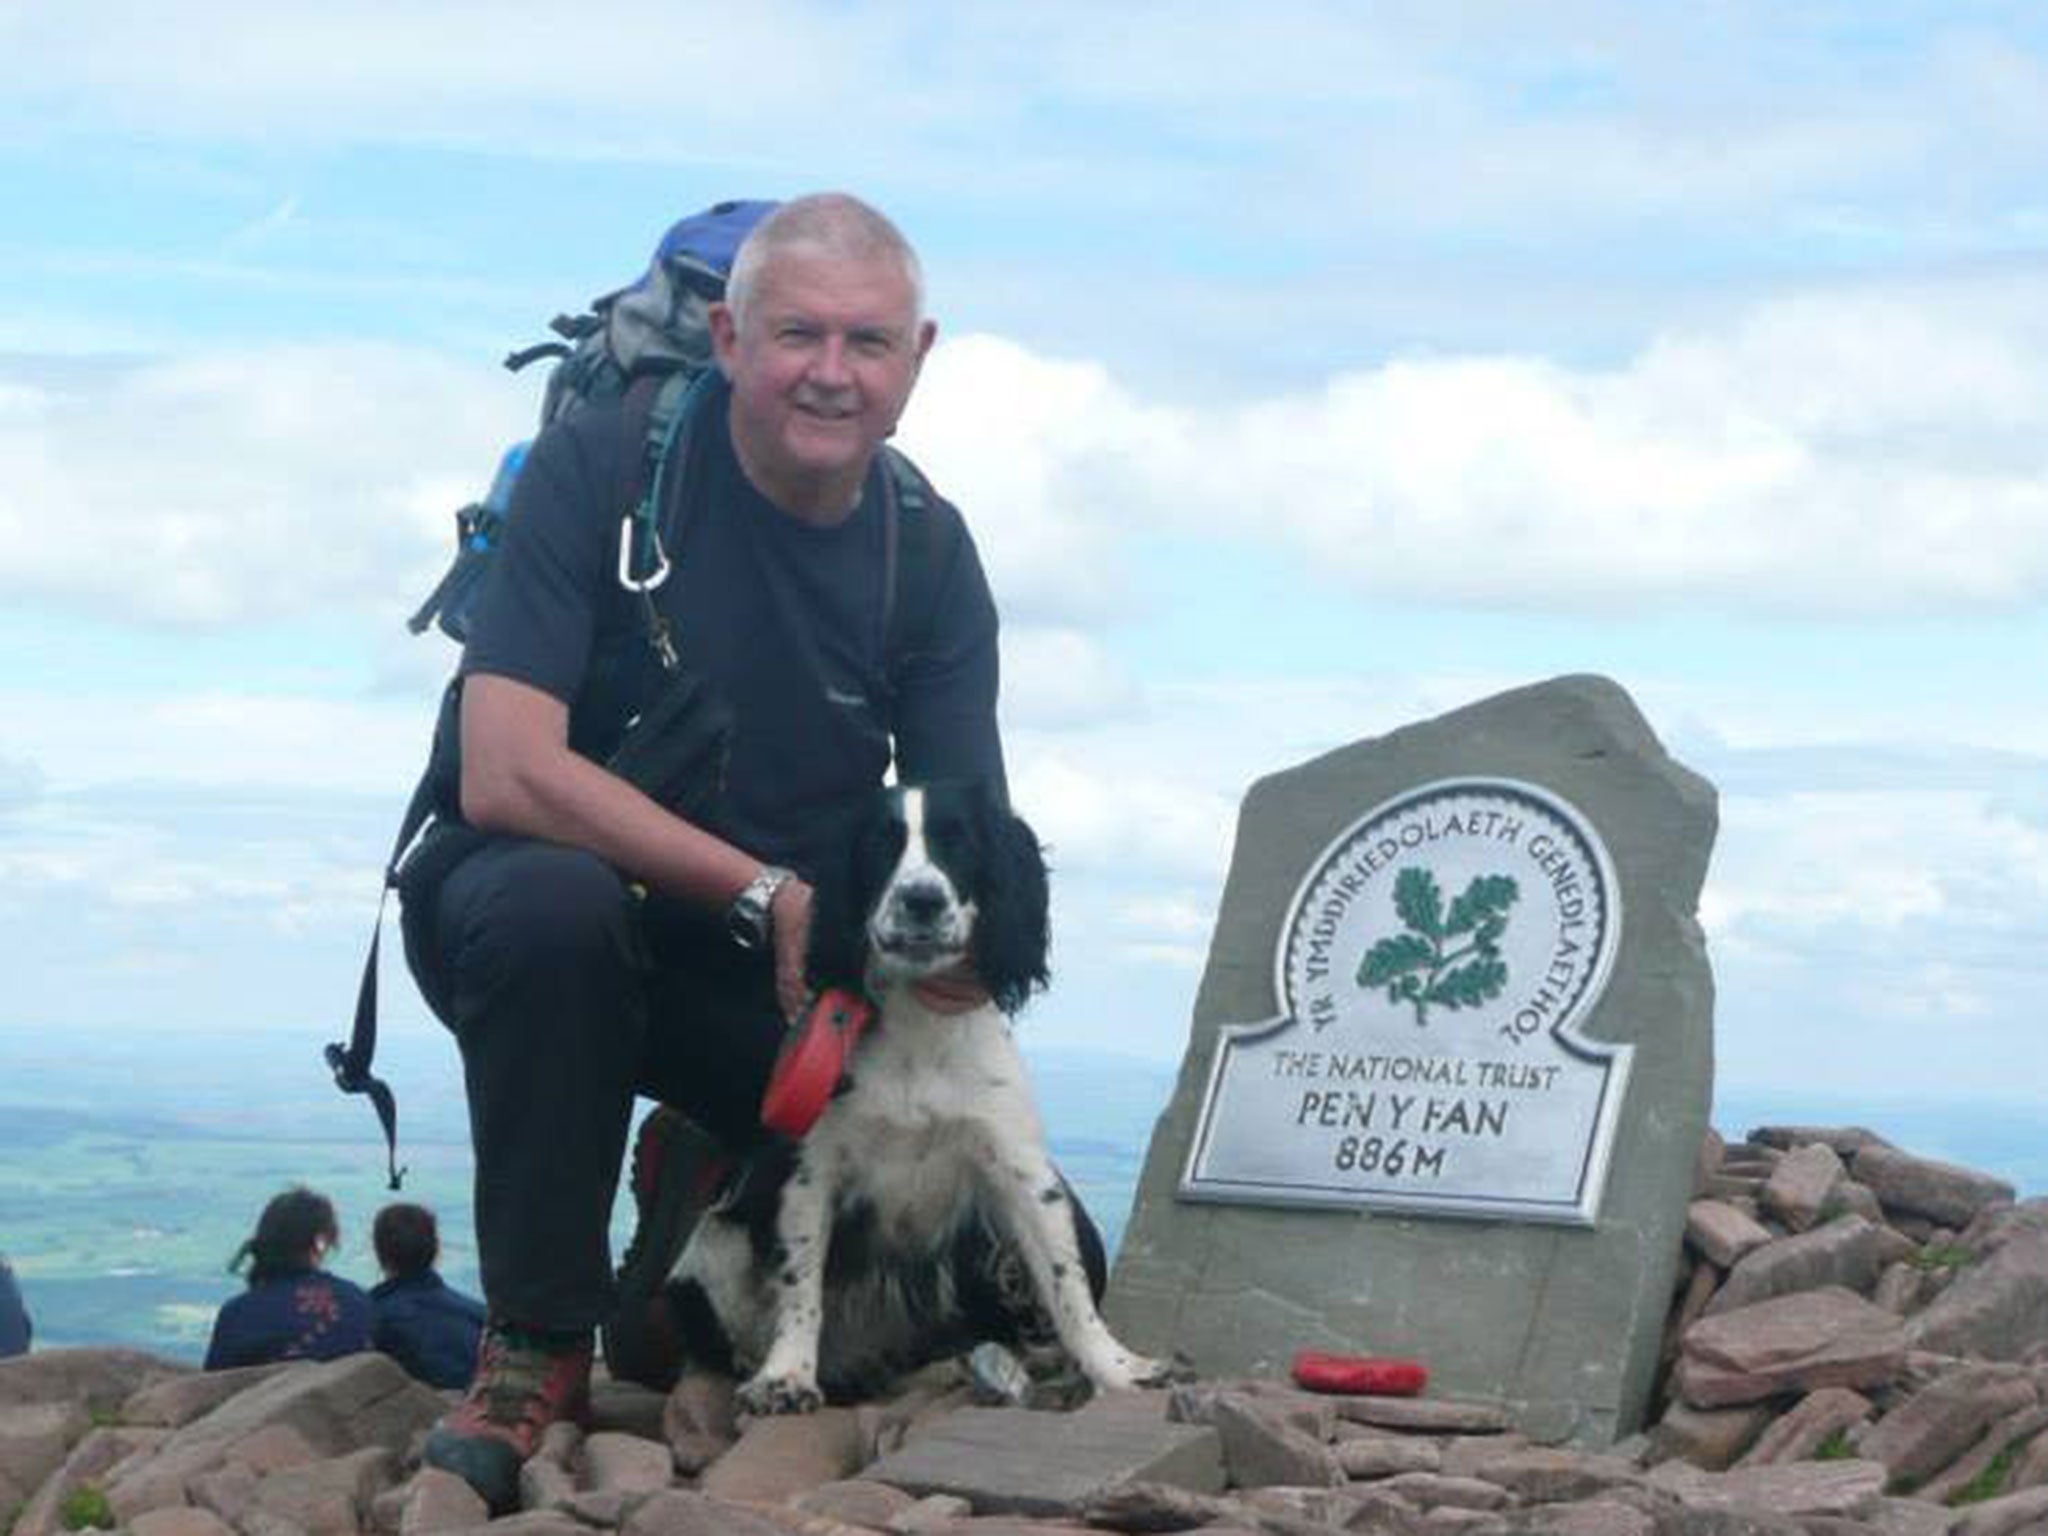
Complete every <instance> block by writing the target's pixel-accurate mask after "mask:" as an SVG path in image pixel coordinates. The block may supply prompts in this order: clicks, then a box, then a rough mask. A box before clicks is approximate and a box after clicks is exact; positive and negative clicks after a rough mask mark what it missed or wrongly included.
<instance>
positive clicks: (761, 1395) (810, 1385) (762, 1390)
mask: <svg viewBox="0 0 2048 1536" xmlns="http://www.w3.org/2000/svg"><path fill="white" fill-rule="evenodd" d="M733 1401H734V1403H735V1404H736V1405H737V1406H738V1408H739V1410H740V1411H741V1412H742V1413H749V1414H753V1415H755V1416H756V1417H766V1416H767V1415H769V1414H771V1413H816V1412H817V1411H818V1410H819V1409H820V1408H822V1407H824V1406H825V1394H824V1393H822V1392H820V1391H819V1390H818V1384H817V1383H816V1382H815V1381H812V1380H811V1379H810V1378H809V1377H807V1376H798V1375H796V1374H794V1373H791V1374H789V1375H786V1376H756V1377H754V1378H753V1379H751V1380H749V1381H747V1382H744V1383H742V1384H741V1386H740V1389H739V1390H738V1391H737V1392H735V1393H734V1394H733Z"/></svg>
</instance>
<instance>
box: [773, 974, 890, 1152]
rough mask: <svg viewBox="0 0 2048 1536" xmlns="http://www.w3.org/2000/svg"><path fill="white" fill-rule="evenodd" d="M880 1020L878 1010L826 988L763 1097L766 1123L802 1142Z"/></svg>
mask: <svg viewBox="0 0 2048 1536" xmlns="http://www.w3.org/2000/svg"><path fill="white" fill-rule="evenodd" d="M874 1016H875V1009H874V1005H873V1004H872V1003H870V1002H869V1001H868V1000H867V999H866V998H864V997H861V996H859V995H857V994H856V993H853V992H849V991H847V990H846V989H845V988H844V987H827V988H826V989H825V990H824V991H823V992H820V993H819V994H818V998H817V1001H816V1002H814V1003H812V1004H811V1011H810V1012H809V1013H807V1014H805V1015H804V1019H803V1022H802V1023H801V1024H799V1025H798V1026H797V1027H796V1028H795V1029H794V1030H792V1031H791V1032H790V1034H789V1036H788V1038H786V1039H785V1040H784V1041H783V1042H782V1051H781V1054H780V1055H778V1056H777V1057H776V1058H775V1071H774V1072H773V1073H772V1074H770V1076H769V1078H768V1091H767V1092H766V1093H764V1094H762V1095H761V1123H762V1124H763V1125H765V1126H767V1127H768V1129H769V1130H771V1131H778V1132H780V1133H781V1134H782V1135H784V1136H789V1137H801V1136H803V1135H804V1134H805V1133H806V1132H808V1131H809V1130H810V1128H811V1127H812V1126H814V1125H816V1124H817V1123H818V1116H820V1115H822V1114H823V1113H825V1106H826V1105H827V1104H829V1103H831V1102H832V1090H833V1089H834V1088H837V1087H838V1086H839V1078H840V1075H841V1074H842V1073H843V1072H844V1071H845V1070H846V1058H847V1057H849V1056H851V1055H852V1054H853V1046H854V1042H855V1041H857V1040H859V1039H860V1032H861V1031H862V1030H864V1029H866V1028H867V1027H868V1024H869V1022H870V1021H871V1020H873V1018H874Z"/></svg>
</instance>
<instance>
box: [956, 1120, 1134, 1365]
mask: <svg viewBox="0 0 2048 1536" xmlns="http://www.w3.org/2000/svg"><path fill="white" fill-rule="evenodd" d="M1001 1141H1002V1138H1000V1137H998V1138H997V1145H995V1146H993V1147H991V1148H990V1160H989V1165H988V1166H989V1168H990V1174H989V1177H990V1180H991V1182H992V1183H993V1185H994V1190H993V1193H994V1196H995V1206H996V1212H997V1215H998V1217H999V1218H1000V1220H1001V1221H1002V1224H1003V1225H1004V1227H1006V1228H1007V1229H1008V1234H1007V1235H1008V1236H1009V1238H1010V1240H1011V1241H1012V1242H1013V1243H1015V1244H1016V1247H1017V1250H1018V1252H1019V1253H1020V1254H1022V1255H1023V1258H1024V1262H1025V1265H1026V1266H1027V1267H1028V1268H1029V1269H1030V1271H1031V1283H1032V1287H1033V1289H1034V1291H1035V1292H1036V1293H1037V1295H1038V1297H1039V1299H1040V1301H1041V1302H1042V1303H1043V1305H1044V1306H1045V1309H1046V1311H1047V1312H1049V1313H1050V1314H1051V1316H1052V1322H1053V1328H1054V1329H1055V1331H1056V1332H1057V1333H1058V1335H1059V1341H1060V1344H1061V1346H1062V1347H1063V1348H1064V1349H1065V1350H1066V1351H1067V1353H1068V1354H1069V1355H1071V1356H1073V1358H1074V1362H1075V1363H1076V1364H1077V1365H1079V1366H1080V1367H1081V1370H1082V1373H1083V1374H1084V1375H1086V1376H1087V1378H1088V1379H1089V1380H1090V1381H1091V1382H1093V1383H1094V1384H1095V1386H1096V1387H1097V1389H1099V1390H1101V1391H1105V1392H1120V1391H1129V1390H1131V1389H1132V1388H1134V1387H1143V1386H1156V1385H1158V1384H1159V1383H1161V1382H1164V1381H1166V1380H1167V1379H1168V1375H1169V1367H1168V1366H1166V1365H1165V1364H1163V1363H1162V1362H1160V1361H1157V1360H1151V1359H1148V1358H1146V1357H1145V1356H1143V1355H1139V1354H1135V1353H1133V1352H1132V1351H1131V1350H1128V1349H1126V1348H1125V1347H1124V1346H1123V1345H1122V1344H1120V1343H1118V1342H1117V1338H1116V1335H1114V1334H1113V1333H1111V1332H1110V1331H1109V1325H1108V1324H1107V1323H1105V1322H1103V1320H1102V1314H1101V1313H1100V1312H1098V1311H1097V1310H1096V1309H1095V1297H1094V1295H1093V1293H1092V1292H1090V1290H1089V1288H1088V1274H1087V1270H1086V1268H1085V1267H1084V1266H1083V1265H1082V1263H1081V1247H1080V1244H1079V1242H1078V1241H1077V1240H1076V1239H1075V1236H1074V1214H1073V1210H1072V1199H1073V1197H1072V1196H1071V1195H1070V1194H1069V1193H1068V1192H1067V1186H1066V1185H1065V1184H1064V1183H1063V1182H1061V1180H1060V1176H1059V1173H1058V1171H1057V1170H1056V1169H1055V1168H1054V1167H1053V1165H1052V1159H1050V1158H1049V1157H1047V1156H1046V1155H1045V1153H1044V1152H1043V1150H1042V1149H1038V1148H1033V1149H1031V1150H1029V1151H1026V1150H1023V1149H1020V1148H1018V1147H1016V1146H1005V1145H1002V1144H1001Z"/></svg>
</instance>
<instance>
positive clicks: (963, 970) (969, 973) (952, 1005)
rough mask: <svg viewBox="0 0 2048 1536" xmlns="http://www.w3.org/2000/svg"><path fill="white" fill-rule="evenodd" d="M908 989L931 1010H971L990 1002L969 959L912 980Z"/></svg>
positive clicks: (934, 1011) (940, 1011)
mask: <svg viewBox="0 0 2048 1536" xmlns="http://www.w3.org/2000/svg"><path fill="white" fill-rule="evenodd" d="M910 990H911V992H912V993H913V994H914V995H915V996H916V998H917V1000H918V1001H919V1002H920V1003H923V1004H924V1005H925V1007H927V1008H929V1009H931V1011H932V1012H933V1013H972V1012H973V1011H974V1010H975V1009H977V1008H984V1007H987V1006H988V1004H989V1002H990V1001H991V999H990V997H989V995H988V989H987V988H986V987H984V986H983V985H982V984H981V978H980V977H979V976H977V975H975V974H974V966H973V964H972V962H970V961H966V960H962V961H960V962H959V963H958V964H955V965H949V966H947V967H946V969H944V970H943V971H938V972H935V973H934V974H932V975H930V976H927V977H925V978H924V980H922V981H914V982H912V983H911V984H910Z"/></svg>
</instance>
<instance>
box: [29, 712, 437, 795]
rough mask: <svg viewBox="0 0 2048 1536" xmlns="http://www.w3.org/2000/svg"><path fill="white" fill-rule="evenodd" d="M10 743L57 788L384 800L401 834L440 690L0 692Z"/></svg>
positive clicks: (422, 760)
mask: <svg viewBox="0 0 2048 1536" xmlns="http://www.w3.org/2000/svg"><path fill="white" fill-rule="evenodd" d="M0 719H4V720H5V721H6V726H7V736H8V738H11V739H15V740H19V741H22V742H33V743H34V744H35V750H36V758H37V764H38V767H39V769H40V772H41V773H42V774H43V775H46V776H47V778H48V780H49V781H50V783H51V784H52V785H53V786H62V787H63V788H64V789H67V790H70V789H78V788H83V787H96V786H106V785H121V784H151V785H156V786H159V787H162V786H173V785H182V786H189V787H206V788H220V789H226V788H238V789H244V790H280V791H287V792H290V791H301V790H302V791H309V792H312V793H315V794H318V793H323V792H334V793H363V794H388V795H392V796H393V797H394V799H393V802H392V823H393V826H394V828H395V826H396V824H397V819H398V812H399V811H400V810H402V809H403V807H404V797H405V796H406V794H408V793H409V792H410V791H411V788H412V785H413V783H414V781H415V780H416V779H417V777H418V775H419V771H420V769H421V768H422V767H423V766H424V764H425V761H426V754H427V745H428V742H429V739H430V737H431V735H432V731H433V721H434V693H433V692H432V691H431V690H430V689H422V690H421V691H420V692H418V693H415V694H412V695H404V694H398V693H393V694H390V695H383V696H379V697H378V698H376V699H374V700H353V699H325V698H318V697H311V696H303V695H286V694H261V693H233V692H229V691H226V690H221V691H217V692H194V693H178V692H168V693H164V694H160V695H154V696H152V695H142V696H134V695H119V694H117V695H111V696H106V697H101V698H96V699H93V698H82V697H79V696H76V695H72V694H51V693H41V692H34V691H31V690H30V689H29V688H27V687H25V686H23V684H22V683H21V682H16V683H15V685H14V686H12V687H10V688H7V689H5V690H0Z"/></svg>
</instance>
